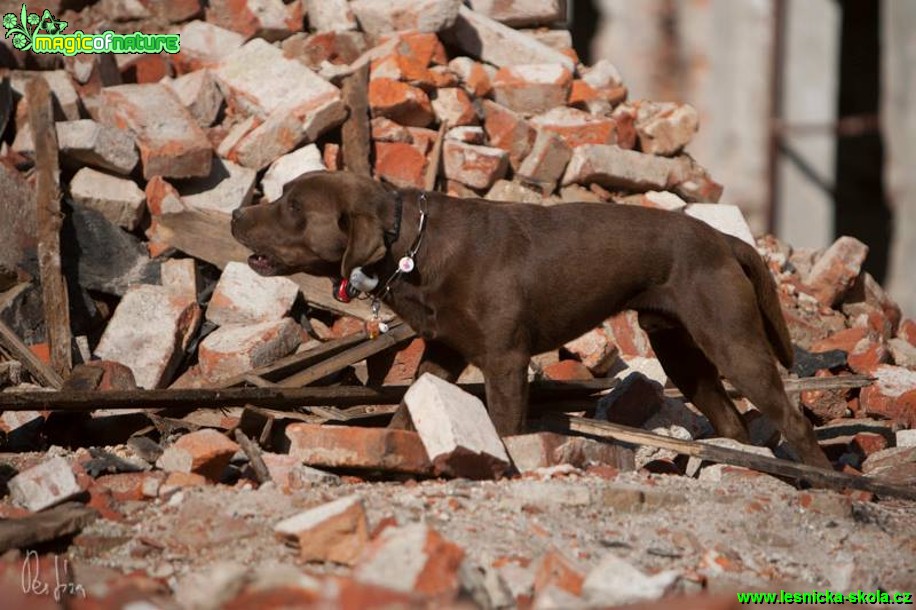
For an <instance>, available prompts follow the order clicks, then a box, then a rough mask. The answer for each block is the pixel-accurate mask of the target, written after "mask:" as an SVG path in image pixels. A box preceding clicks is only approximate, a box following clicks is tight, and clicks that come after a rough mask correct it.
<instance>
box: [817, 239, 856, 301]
mask: <svg viewBox="0 0 916 610" xmlns="http://www.w3.org/2000/svg"><path fill="white" fill-rule="evenodd" d="M866 255H868V246H866V245H865V244H863V243H862V242H860V241H859V240H858V239H856V238H854V237H848V236H844V237H840V238H839V239H837V240H836V241H835V242H833V244H832V245H831V246H830V247H829V248H827V250H826V251H825V252H824V253H823V254H822V255H821V256H820V258H818V259H817V262H816V263H814V267H812V268H811V273H809V274H808V278H807V280H806V281H805V285H806V287H807V290H808V291H809V292H810V293H811V295H812V296H813V297H814V298H816V299H817V300H818V302H819V303H821V304H823V305H825V306H827V307H832V306H834V305H836V304H837V303H838V302H839V301H840V299H842V297H843V295H844V294H845V293H846V291H847V290H848V289H849V287H850V286H852V284H853V282H854V281H855V279H856V277H857V276H858V275H859V271H860V270H861V269H862V263H863V262H864V261H865V257H866Z"/></svg>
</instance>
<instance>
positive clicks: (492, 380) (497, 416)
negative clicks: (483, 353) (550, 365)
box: [481, 351, 531, 436]
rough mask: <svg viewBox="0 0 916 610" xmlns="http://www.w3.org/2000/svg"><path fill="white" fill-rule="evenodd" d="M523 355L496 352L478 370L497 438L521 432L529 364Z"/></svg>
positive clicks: (525, 404) (526, 407) (526, 399)
mask: <svg viewBox="0 0 916 610" xmlns="http://www.w3.org/2000/svg"><path fill="white" fill-rule="evenodd" d="M530 359H531V355H530V354H529V353H527V352H523V351H510V352H498V353H496V354H495V355H491V356H490V357H488V358H487V361H486V362H484V363H483V366H481V369H482V370H483V375H484V378H485V379H486V390H487V411H488V412H489V413H490V419H492V420H493V425H494V426H496V431H497V432H498V433H499V435H500V436H511V435H513V434H520V433H521V432H523V431H524V428H525V420H526V416H527V414H528V362H529V360H530Z"/></svg>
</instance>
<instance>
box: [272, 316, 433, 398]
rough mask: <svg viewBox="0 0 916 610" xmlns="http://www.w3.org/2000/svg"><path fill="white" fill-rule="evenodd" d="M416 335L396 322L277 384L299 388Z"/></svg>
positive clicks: (404, 325) (283, 386) (410, 329)
mask: <svg viewBox="0 0 916 610" xmlns="http://www.w3.org/2000/svg"><path fill="white" fill-rule="evenodd" d="M416 336H417V333H416V332H415V331H414V330H413V329H412V328H410V327H409V326H407V325H406V324H398V325H397V326H393V327H392V328H391V329H390V330H389V331H388V332H387V333H385V334H383V335H379V336H378V337H376V338H375V339H373V340H371V341H366V342H364V343H360V344H359V345H357V346H355V347H351V348H350V349H348V350H346V351H345V352H342V353H340V354H337V355H336V356H331V357H330V358H328V359H327V360H324V361H323V362H319V363H318V364H316V365H315V366H312V367H309V368H307V369H305V370H304V371H300V372H298V373H296V374H295V375H292V376H290V377H287V378H286V379H284V380H283V381H281V382H279V383H278V384H277V385H278V386H280V387H282V388H301V387H303V386H307V385H309V384H311V383H314V382H316V381H318V380H319V379H324V378H325V377H328V376H329V375H332V374H334V373H336V372H338V371H340V370H342V369H344V368H345V367H348V366H350V365H352V364H356V363H357V362H360V361H362V360H365V359H366V358H368V357H369V356H373V355H375V354H377V353H379V352H381V351H384V350H386V349H388V348H390V347H394V346H396V345H398V344H399V343H402V342H404V341H407V340H409V339H413V338H414V337H416Z"/></svg>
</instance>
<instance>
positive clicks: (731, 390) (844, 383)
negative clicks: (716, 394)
mask: <svg viewBox="0 0 916 610" xmlns="http://www.w3.org/2000/svg"><path fill="white" fill-rule="evenodd" d="M873 382H874V378H872V377H869V376H868V375H842V376H839V377H802V378H801V379H794V378H791V377H787V378H783V380H782V385H783V387H785V390H786V393H787V394H793V393H796V392H805V391H807V390H837V389H843V388H864V387H865V386H869V385H871V384H872V383H873ZM723 385H724V386H725V391H726V392H727V393H728V395H729V396H731V397H732V398H740V397H742V396H743V394H742V393H741V392H739V391H738V390H736V389H735V387H734V386H733V385H731V384H730V383H728V382H727V381H726V382H725V383H724V384H723ZM665 396H668V397H669V398H681V399H683V398H684V395H683V394H682V393H681V392H680V390H678V389H677V388H668V389H666V390H665Z"/></svg>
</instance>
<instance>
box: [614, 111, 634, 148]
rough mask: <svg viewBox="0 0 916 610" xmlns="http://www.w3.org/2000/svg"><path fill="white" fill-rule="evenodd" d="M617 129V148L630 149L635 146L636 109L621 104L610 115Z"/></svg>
mask: <svg viewBox="0 0 916 610" xmlns="http://www.w3.org/2000/svg"><path fill="white" fill-rule="evenodd" d="M611 118H612V119H614V123H615V126H616V129H617V146H619V147H620V148H626V149H628V150H629V149H632V148H634V147H635V146H636V107H635V106H633V105H631V104H621V105H620V106H617V108H615V109H614V112H612V113H611Z"/></svg>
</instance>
